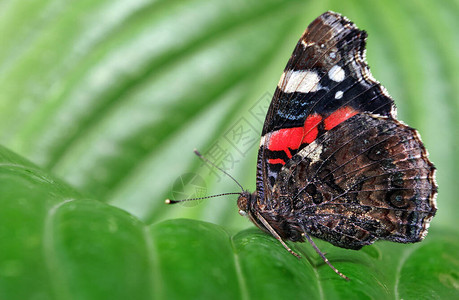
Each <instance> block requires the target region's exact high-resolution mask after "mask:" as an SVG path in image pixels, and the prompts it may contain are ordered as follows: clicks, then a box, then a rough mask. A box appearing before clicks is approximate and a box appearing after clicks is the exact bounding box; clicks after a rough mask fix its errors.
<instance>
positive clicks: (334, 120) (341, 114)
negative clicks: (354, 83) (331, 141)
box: [324, 106, 359, 130]
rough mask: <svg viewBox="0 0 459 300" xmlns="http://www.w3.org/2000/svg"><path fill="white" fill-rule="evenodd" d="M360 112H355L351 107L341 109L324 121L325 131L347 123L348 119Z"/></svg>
mask: <svg viewBox="0 0 459 300" xmlns="http://www.w3.org/2000/svg"><path fill="white" fill-rule="evenodd" d="M358 113H359V112H358V111H356V110H354V109H353V108H352V107H350V106H345V107H341V108H340V109H338V110H336V111H335V112H333V113H332V114H331V115H329V116H328V117H327V118H325V120H324V125H325V126H324V127H325V130H330V129H332V128H333V127H335V126H336V125H338V124H340V123H342V122H344V121H346V120H347V119H349V118H351V117H353V116H355V115H356V114H358Z"/></svg>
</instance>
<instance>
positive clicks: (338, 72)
mask: <svg viewBox="0 0 459 300" xmlns="http://www.w3.org/2000/svg"><path fill="white" fill-rule="evenodd" d="M345 76H346V73H345V72H344V70H343V69H342V68H341V67H340V66H338V65H334V66H333V67H332V68H331V69H330V71H328V77H330V79H331V80H333V81H336V82H341V81H343V80H344V77H345Z"/></svg>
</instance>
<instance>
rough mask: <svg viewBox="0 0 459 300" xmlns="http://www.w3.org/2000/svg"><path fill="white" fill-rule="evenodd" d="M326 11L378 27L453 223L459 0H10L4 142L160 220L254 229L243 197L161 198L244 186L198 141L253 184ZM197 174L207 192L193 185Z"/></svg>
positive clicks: (387, 70)
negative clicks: (295, 57)
mask: <svg viewBox="0 0 459 300" xmlns="http://www.w3.org/2000/svg"><path fill="white" fill-rule="evenodd" d="M326 10H333V11H337V12H339V13H342V14H343V15H345V16H347V17H348V18H349V19H351V20H352V21H353V22H354V23H356V25H357V26H358V27H359V28H361V29H364V30H366V31H367V32H368V34H369V38H368V41H367V60H368V62H369V65H370V67H371V71H372V73H373V75H374V77H375V78H376V79H378V80H379V81H380V82H381V83H382V84H383V85H384V86H385V87H386V88H387V89H388V91H389V93H390V94H391V95H392V97H393V98H394V99H395V103H396V104H397V106H398V115H399V119H401V120H403V121H404V122H405V123H407V124H408V125H410V126H412V127H415V128H417V129H418V130H419V132H420V134H421V137H422V139H423V141H424V143H425V145H426V147H427V149H428V150H429V152H430V158H431V160H432V161H433V162H434V163H435V165H436V167H437V168H438V173H437V181H438V184H439V195H438V199H437V200H438V214H437V216H436V217H435V218H434V219H433V221H432V227H431V228H433V230H438V231H441V230H443V229H447V228H448V227H449V228H456V227H457V226H455V221H456V219H457V215H458V214H459V205H458V204H457V203H458V201H457V200H456V197H457V195H459V184H458V180H457V172H458V169H459V97H458V95H459V72H458V70H459V58H458V54H457V50H458V49H459V35H458V33H457V30H458V28H459V18H458V16H459V4H458V2H457V1H456V0H442V1H423V0H406V1H398V0H385V1H363V0H361V1H358V0H353V1H338V0H333V1H332V0H330V1H318V0H311V1H280V0H233V1H230V0H227V1H211V0H188V1H174V0H172V1H171V0H169V1H165V0H129V1H128V0H106V1H104V0H97V1H94V0H80V1H63V0H30V1H8V0H2V1H0V144H2V145H3V146H5V147H6V148H8V149H10V150H12V151H13V152H15V153H17V154H19V155H22V156H24V157H26V158H27V159H29V160H31V161H32V162H34V163H35V164H37V165H38V166H40V167H42V168H43V169H45V170H49V171H50V172H51V173H53V174H54V175H55V176H56V177H58V178H61V179H62V180H64V181H66V182H68V183H70V184H71V185H72V186H73V187H75V188H76V189H77V190H78V191H79V192H80V193H82V194H84V195H85V197H87V198H91V199H96V200H99V201H102V202H105V203H107V204H109V205H113V206H116V207H119V208H122V209H123V210H126V211H127V212H129V213H131V214H132V215H134V216H135V217H137V218H139V219H140V220H141V221H144V222H145V223H147V224H151V223H157V222H159V221H162V220H167V219H175V218H178V217H186V218H194V219H197V220H202V221H209V222H211V223H215V224H219V225H223V226H224V227H225V228H226V229H227V230H229V231H230V232H232V233H236V232H238V231H239V230H241V229H243V228H247V227H252V226H253V225H251V224H250V223H249V221H248V220H245V219H244V218H241V217H240V216H239V215H238V213H237V208H236V198H237V196H226V197H221V198H215V199H210V200H204V201H200V202H196V203H195V204H196V205H191V206H190V205H176V206H166V205H164V199H165V198H169V197H174V196H177V195H189V194H199V195H211V194H217V193H224V192H237V191H238V187H237V186H236V185H235V184H234V183H233V182H232V181H231V180H230V179H229V178H228V177H224V176H222V174H219V173H217V174H216V173H214V172H213V171H211V170H210V169H209V168H208V167H207V166H203V165H202V162H201V161H200V160H199V159H198V158H197V157H196V156H195V155H194V154H193V149H194V148H197V149H199V150H200V151H201V152H202V153H205V154H207V155H208V156H209V158H211V159H213V160H214V161H215V162H216V163H217V164H219V165H220V166H222V167H223V168H224V169H225V170H227V171H228V172H230V173H231V174H232V175H233V176H234V177H235V178H237V179H238V181H240V182H241V184H242V185H243V186H244V187H245V188H246V189H248V190H250V191H253V190H254V189H255V170H256V155H257V148H258V140H259V135H260V132H261V128H262V122H263V119H264V117H263V116H262V115H263V113H264V112H263V111H266V109H267V105H268V104H269V101H270V98H271V95H272V93H273V92H274V89H275V86H276V84H277V82H278V80H279V78H280V75H281V73H282V70H283V68H284V66H285V64H286V63H287V60H288V58H289V57H290V54H291V52H292V50H293V48H294V46H295V44H296V42H297V40H298V38H299V37H300V35H301V34H302V32H303V31H304V29H305V28H306V27H307V25H308V24H309V23H310V22H311V21H312V20H313V19H314V18H315V17H317V16H318V15H320V14H321V13H323V12H325V11H326ZM238 130H242V131H243V132H244V140H238V138H237V135H236V133H237V131H238ZM187 173H191V174H198V175H199V178H202V180H203V182H204V183H202V182H201V183H199V184H198V185H197V186H198V187H201V188H204V189H202V190H199V191H195V190H194V189H195V187H196V185H193V184H192V183H191V184H186V181H185V184H183V182H181V181H180V180H181V178H186V174H187ZM174 184H175V186H174ZM180 186H185V190H184V191H183V192H182V193H177V192H180V191H179V190H180ZM0 273H1V272H0Z"/></svg>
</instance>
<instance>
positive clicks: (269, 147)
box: [257, 12, 395, 204]
mask: <svg viewBox="0 0 459 300" xmlns="http://www.w3.org/2000/svg"><path fill="white" fill-rule="evenodd" d="M366 36H367V35H366V32H365V31H361V30H359V29H358V28H357V27H356V26H355V25H354V24H353V23H352V22H350V21H349V20H348V19H346V18H345V17H343V16H341V15H340V14H337V13H334V12H326V13H324V14H322V15H321V16H319V17H318V18H317V19H315V20H314V21H313V22H312V23H311V24H310V25H309V26H308V28H307V29H306V31H305V32H304V33H303V35H302V36H301V38H300V40H299V41H298V43H297V45H296V47H295V49H294V51H293V54H292V56H291V58H290V60H289V61H288V64H287V66H286V68H285V70H284V72H283V74H282V77H281V79H280V81H279V84H278V86H277V88H276V91H275V94H274V97H273V99H272V102H271V105H270V107H269V109H268V113H267V116H266V120H265V123H264V127H263V132H262V138H261V143H260V149H259V154H258V164H257V165H258V170H257V193H258V199H259V201H260V202H261V203H260V204H263V203H264V202H267V201H269V199H270V198H271V197H270V192H271V190H272V187H273V186H274V182H275V180H276V178H277V174H278V173H279V172H280V170H281V168H282V166H283V165H285V163H286V162H287V161H288V160H289V159H291V158H292V157H293V155H295V154H296V153H298V151H300V150H301V149H302V148H304V147H305V146H306V145H308V144H309V143H311V142H313V141H314V140H315V139H317V138H318V137H320V136H321V135H323V134H325V133H326V132H327V131H328V130H330V129H332V128H333V127H334V126H336V125H337V124H339V123H340V122H343V121H345V120H346V119H348V118H349V117H351V116H353V115H355V114H357V113H361V112H371V113H376V114H379V115H381V116H389V117H395V105H394V102H393V100H392V99H391V98H390V97H389V95H388V94H387V92H386V90H385V89H384V87H382V86H381V85H380V84H379V82H377V81H376V80H375V79H374V78H373V76H372V75H371V73H370V71H369V68H368V65H367V64H366V61H365V39H366Z"/></svg>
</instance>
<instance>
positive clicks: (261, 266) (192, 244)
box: [0, 148, 459, 299]
mask: <svg viewBox="0 0 459 300" xmlns="http://www.w3.org/2000/svg"><path fill="white" fill-rule="evenodd" d="M0 182H1V183H2V184H1V185H0V195H2V197H1V198H0V207H2V209H1V210H0V240H1V242H2V251H1V252H0V298H2V299H50V298H54V299H127V298H130V299H151V298H159V299H190V298H193V299H194V298H203V299H215V298H222V299H279V298H281V297H285V298H310V297H311V298H319V299H341V298H342V299H344V298H349V297H352V298H355V299H367V298H373V299H388V298H395V299H420V298H423V297H426V296H428V297H427V298H429V299H432V298H438V299H450V298H454V297H457V296H458V295H459V272H458V271H457V270H458V269H459V255H458V252H457V251H456V249H457V248H458V247H459V239H457V236H458V234H457V232H455V231H448V230H447V231H445V232H440V231H434V232H432V233H430V234H429V237H428V238H427V239H426V241H424V242H422V243H419V244H415V245H399V244H394V243H388V242H380V243H376V245H373V246H368V247H365V248H364V250H362V251H353V250H346V249H340V248H337V247H333V246H331V245H330V244H328V243H325V242H322V241H318V245H319V247H321V249H322V250H323V251H325V252H326V253H327V257H328V258H329V259H330V261H332V262H333V264H334V265H335V266H336V267H337V268H339V270H341V271H342V272H344V273H345V274H346V275H347V276H349V277H350V278H351V281H350V282H347V281H345V280H343V279H341V278H340V277H339V276H338V275H336V274H335V273H334V272H333V271H332V270H331V269H330V268H329V267H328V266H327V265H326V264H325V263H324V262H323V261H322V260H321V259H320V257H318V255H317V254H316V253H315V252H314V251H313V250H312V247H311V246H310V245H308V244H294V243H290V244H291V246H292V247H294V249H296V251H299V253H301V255H302V256H303V259H301V260H298V259H297V258H296V257H294V256H293V255H291V254H290V253H288V252H287V251H285V249H284V248H283V247H282V246H281V245H280V243H279V242H278V241H277V240H275V239H274V238H273V237H272V236H270V235H268V234H265V233H263V232H261V231H260V230H258V229H248V230H244V231H241V232H239V233H237V234H235V235H233V234H230V233H228V232H227V231H225V230H224V229H223V228H222V227H220V226H218V225H215V224H211V223H206V222H202V221H194V220H186V219H175V220H170V221H164V222H160V223H157V224H153V225H146V224H144V223H143V222H141V221H139V220H138V219H137V218H135V217H133V216H132V215H129V214H128V213H126V212H124V211H122V210H121V209H118V208H115V207H112V206H109V205H107V204H104V203H102V202H99V201H94V200H89V199H85V197H84V196H81V195H80V194H78V193H77V192H75V191H74V190H73V189H72V188H70V187H68V186H66V185H65V184H63V183H61V182H59V181H58V180H56V179H54V178H53V177H52V176H50V175H48V174H46V172H43V171H42V170H40V169H39V168H37V167H36V166H34V165H33V164H31V163H28V162H27V161H25V160H24V159H22V158H20V157H17V156H16V155H14V154H13V153H11V152H9V151H8V150H6V149H4V148H0ZM24 286H27V288H24Z"/></svg>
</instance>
